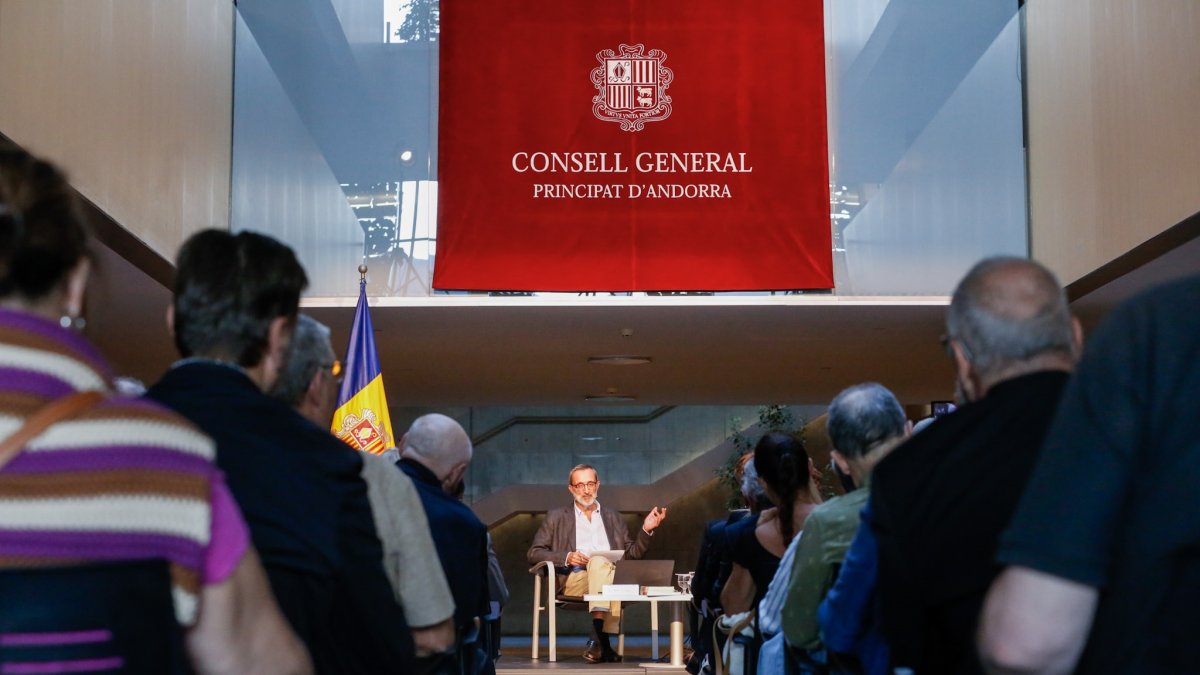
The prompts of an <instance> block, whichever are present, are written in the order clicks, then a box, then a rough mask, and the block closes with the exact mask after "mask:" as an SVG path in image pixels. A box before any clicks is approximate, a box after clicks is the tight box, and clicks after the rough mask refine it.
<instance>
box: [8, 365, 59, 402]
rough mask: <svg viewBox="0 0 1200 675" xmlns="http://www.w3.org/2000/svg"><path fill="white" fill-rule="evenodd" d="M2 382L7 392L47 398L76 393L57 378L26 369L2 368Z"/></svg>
mask: <svg viewBox="0 0 1200 675" xmlns="http://www.w3.org/2000/svg"><path fill="white" fill-rule="evenodd" d="M0 382H3V383H4V389H5V391H19V392H21V393H24V394H34V395H36V396H44V397H46V398H58V397H60V396H66V395H67V394H69V393H71V392H72V391H75V389H74V388H73V387H72V386H71V385H69V384H67V383H66V382H64V381H62V380H60V379H58V378H57V377H53V376H50V375H47V374H45V373H41V372H38V371H36V370H26V369H24V368H12V367H0Z"/></svg>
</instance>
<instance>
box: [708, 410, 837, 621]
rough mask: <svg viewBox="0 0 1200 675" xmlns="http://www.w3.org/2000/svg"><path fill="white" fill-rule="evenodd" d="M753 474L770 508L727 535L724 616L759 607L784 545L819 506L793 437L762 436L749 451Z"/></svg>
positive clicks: (808, 465) (810, 469)
mask: <svg viewBox="0 0 1200 675" xmlns="http://www.w3.org/2000/svg"><path fill="white" fill-rule="evenodd" d="M754 469H755V470H756V472H757V473H758V480H759V482H761V483H762V485H763V488H764V489H765V490H766V493H767V497H768V498H769V499H770V500H771V503H773V504H774V505H775V506H774V507H772V508H769V509H766V510H764V511H763V512H762V513H760V514H759V515H758V517H757V518H754V517H753V516H751V517H749V518H744V519H743V520H741V521H738V522H737V523H734V524H733V525H730V526H729V528H728V530H727V535H726V536H727V537H728V538H729V540H730V542H731V548H732V550H733V572H732V573H731V574H730V576H729V581H727V582H726V583H725V588H724V589H723V590H722V591H721V604H722V606H723V607H724V608H725V613H726V614H735V613H737V612H744V611H747V610H750V609H753V608H755V607H757V606H758V602H759V601H760V600H762V598H763V595H765V594H766V592H767V586H768V585H769V584H770V583H771V579H772V577H774V576H775V571H776V570H777V569H778V568H779V560H780V558H781V557H782V556H783V554H784V551H786V550H787V547H788V544H790V543H791V541H792V539H793V538H794V537H795V536H796V535H797V534H798V533H799V532H800V531H801V530H802V529H803V528H804V521H805V519H806V518H808V514H809V512H811V511H812V510H813V508H814V507H815V506H816V505H817V504H819V503H821V498H820V494H819V493H818V492H817V489H816V482H815V480H814V474H816V470H815V469H814V467H813V463H812V460H810V459H809V457H808V453H807V452H805V450H804V444H803V443H802V442H801V441H800V439H798V438H797V437H795V436H793V435H791V434H785V433H782V432H778V431H772V432H770V433H768V434H766V435H765V436H763V437H762V439H761V440H759V442H758V445H756V446H755V448H754Z"/></svg>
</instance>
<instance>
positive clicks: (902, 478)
mask: <svg viewBox="0 0 1200 675" xmlns="http://www.w3.org/2000/svg"><path fill="white" fill-rule="evenodd" d="M1067 378H1068V375H1067V373H1065V372H1061V371H1041V372H1036V373H1031V374H1028V375H1022V376H1019V377H1015V378H1012V379H1010V380H1005V381H1003V382H1000V383H999V384H996V385H995V386H993V387H992V388H991V389H989V391H988V393H987V395H986V396H985V397H984V398H983V399H982V400H980V401H977V402H975V403H971V404H968V405H965V406H963V407H961V408H959V409H958V410H957V411H955V412H953V413H951V414H950V415H947V416H945V417H942V418H940V419H938V420H937V421H936V422H934V423H933V424H932V425H930V426H929V427H927V428H926V429H924V430H923V431H921V432H919V433H917V434H916V435H914V436H913V437H912V438H911V439H909V440H908V441H907V442H905V443H904V444H903V445H901V446H900V447H898V448H897V449H896V450H894V451H893V452H892V453H891V454H890V455H888V456H887V457H885V458H884V459H883V461H882V462H880V463H879V466H877V467H876V468H875V471H874V472H873V473H872V476H871V509H872V519H871V527H872V528H873V529H874V531H875V533H876V535H877V537H878V539H879V608H880V614H881V618H882V624H883V630H884V635H885V637H886V638H887V641H888V643H889V644H890V645H891V646H892V663H893V665H896V666H907V667H910V668H914V669H915V670H916V671H917V672H918V673H921V674H922V675H926V674H927V673H934V674H936V673H962V672H967V673H973V672H979V670H980V667H979V663H978V657H977V656H976V652H975V646H974V645H975V627H976V623H977V619H978V616H979V610H980V608H981V607H982V604H983V599H984V596H985V595H986V593H987V590H988V587H989V586H990V585H991V583H992V580H993V579H994V578H995V577H996V575H997V574H998V573H999V571H1000V567H999V565H997V564H996V562H995V559H996V548H997V545H998V542H999V539H1000V533H1001V532H1002V531H1003V530H1004V527H1005V526H1006V525H1007V524H1008V521H1009V518H1010V517H1011V516H1012V513H1013V510H1014V509H1015V508H1016V505H1017V500H1018V499H1020V497H1021V493H1022V492H1023V490H1024V488H1025V483H1026V481H1027V480H1028V478H1029V474H1030V472H1031V471H1032V470H1033V466H1034V463H1035V461H1036V459H1037V453H1038V449H1039V447H1040V446H1041V442H1042V439H1043V438H1044V437H1045V435H1046V431H1047V429H1048V428H1049V425H1050V420H1051V419H1052V418H1053V415H1054V410H1055V408H1056V406H1057V404H1058V400H1059V397H1060V395H1061V393H1062V390H1063V387H1064V386H1065V385H1066V382H1067Z"/></svg>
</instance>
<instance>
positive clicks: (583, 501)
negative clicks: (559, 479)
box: [575, 495, 596, 509]
mask: <svg viewBox="0 0 1200 675" xmlns="http://www.w3.org/2000/svg"><path fill="white" fill-rule="evenodd" d="M575 503H576V504H579V506H580V507H582V508H584V509H590V508H592V504H595V503H596V495H591V496H590V497H576V498H575Z"/></svg>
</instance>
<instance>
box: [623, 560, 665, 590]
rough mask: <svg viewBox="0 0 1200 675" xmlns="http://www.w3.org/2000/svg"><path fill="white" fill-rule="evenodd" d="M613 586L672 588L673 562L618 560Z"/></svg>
mask: <svg viewBox="0 0 1200 675" xmlns="http://www.w3.org/2000/svg"><path fill="white" fill-rule="evenodd" d="M614 564H615V565H616V566H617V569H616V572H615V574H614V576H613V583H614V584H637V585H638V586H674V585H675V561H674V560H618V561H617V562H616V563H614Z"/></svg>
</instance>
